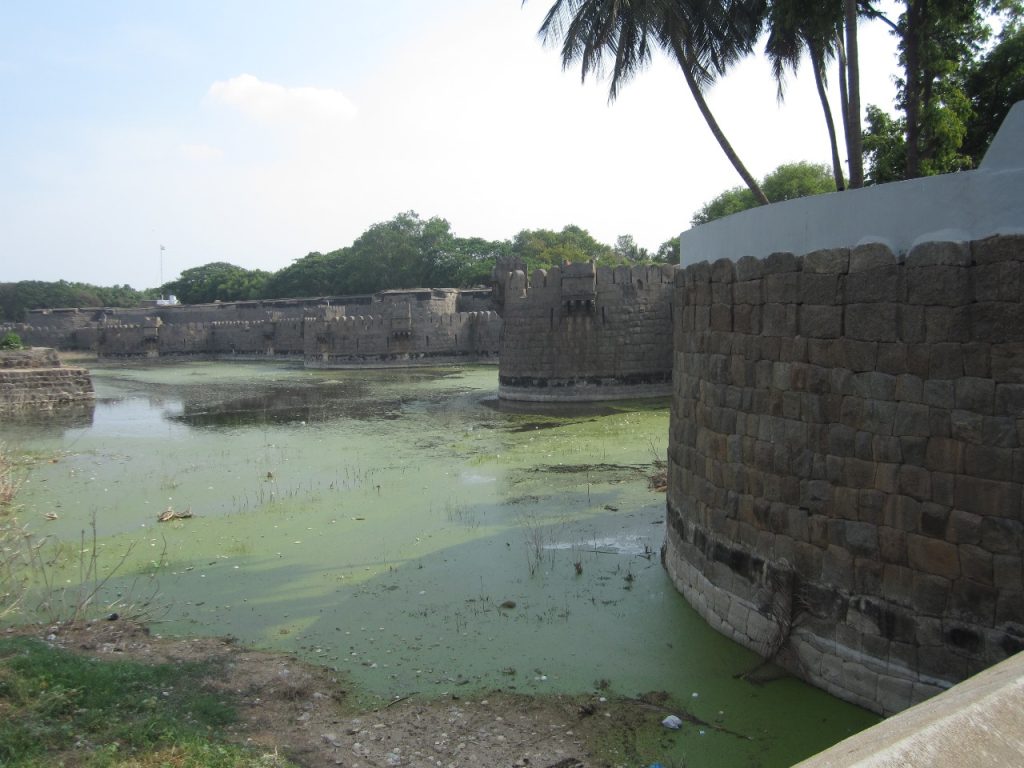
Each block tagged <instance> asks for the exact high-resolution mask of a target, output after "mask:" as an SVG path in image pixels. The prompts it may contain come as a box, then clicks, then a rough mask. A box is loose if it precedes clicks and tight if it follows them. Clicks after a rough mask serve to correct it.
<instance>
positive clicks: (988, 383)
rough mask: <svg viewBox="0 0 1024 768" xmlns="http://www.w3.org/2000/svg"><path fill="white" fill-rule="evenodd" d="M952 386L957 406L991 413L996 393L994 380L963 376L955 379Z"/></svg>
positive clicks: (976, 411)
mask: <svg viewBox="0 0 1024 768" xmlns="http://www.w3.org/2000/svg"><path fill="white" fill-rule="evenodd" d="M953 386H954V393H955V402H956V407H957V408H962V409H964V410H967V411H973V412H975V413H984V414H991V413H993V411H994V404H995V395H996V385H995V382H994V381H992V380H991V379H979V378H973V377H969V376H964V377H962V378H959V379H957V380H956V381H955V382H954V383H953Z"/></svg>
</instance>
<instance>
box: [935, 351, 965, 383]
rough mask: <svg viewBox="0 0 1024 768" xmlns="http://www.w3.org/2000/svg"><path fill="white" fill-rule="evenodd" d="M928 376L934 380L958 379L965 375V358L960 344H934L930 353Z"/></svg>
mask: <svg viewBox="0 0 1024 768" xmlns="http://www.w3.org/2000/svg"><path fill="white" fill-rule="evenodd" d="M928 375H929V376H930V377H931V378H932V379H958V378H960V377H961V376H963V375H964V356H963V352H962V350H961V349H960V345H959V344H952V343H941V344H933V345H932V346H931V348H930V349H929V352H928Z"/></svg>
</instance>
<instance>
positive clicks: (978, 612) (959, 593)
mask: <svg viewBox="0 0 1024 768" xmlns="http://www.w3.org/2000/svg"><path fill="white" fill-rule="evenodd" d="M949 612H950V614H951V615H952V616H953V617H955V618H958V619H961V620H962V621H969V622H974V623H977V624H981V625H983V626H989V627H991V626H992V624H993V622H994V620H995V615H996V590H995V589H994V588H993V587H992V586H990V585H987V584H981V583H979V582H977V581H972V580H971V579H968V578H966V576H965V577H964V578H960V579H957V580H956V582H954V584H953V592H952V594H951V595H950V600H949ZM979 645H980V643H979ZM973 650H975V651H976V650H978V649H977V648H975V649H973Z"/></svg>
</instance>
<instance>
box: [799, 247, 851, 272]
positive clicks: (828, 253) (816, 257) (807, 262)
mask: <svg viewBox="0 0 1024 768" xmlns="http://www.w3.org/2000/svg"><path fill="white" fill-rule="evenodd" d="M849 268H850V251H849V249H847V248H828V249H824V250H820V251H812V252H811V253H808V254H806V255H805V256H804V257H803V269H804V272H805V273H807V272H812V273H817V274H837V275H842V274H846V272H847V271H848V270H849Z"/></svg>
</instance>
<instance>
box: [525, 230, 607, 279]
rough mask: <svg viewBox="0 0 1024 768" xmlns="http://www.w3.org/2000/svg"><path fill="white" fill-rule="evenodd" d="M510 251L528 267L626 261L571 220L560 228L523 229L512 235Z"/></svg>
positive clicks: (532, 268) (531, 268)
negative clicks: (556, 230)
mask: <svg viewBox="0 0 1024 768" xmlns="http://www.w3.org/2000/svg"><path fill="white" fill-rule="evenodd" d="M510 250H511V255H512V256H516V257H519V258H520V259H522V260H523V261H524V262H526V266H527V269H529V270H530V271H532V270H534V269H549V268H551V267H559V266H561V265H562V264H564V263H565V262H567V261H571V262H577V261H595V262H597V263H598V264H603V265H615V264H621V263H623V261H622V259H620V258H619V257H618V256H617V255H616V253H615V251H614V250H613V249H612V248H610V247H609V246H607V245H605V244H604V243H599V242H598V241H597V240H595V239H594V238H593V237H591V235H590V233H589V232H587V230H585V229H582V228H580V227H577V226H576V225H574V224H568V225H566V226H565V227H563V228H562V231H561V232H555V231H554V230H550V229H524V230H522V231H521V232H520V233H519V234H517V235H516V236H515V237H514V238H512V247H511V249H510Z"/></svg>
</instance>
